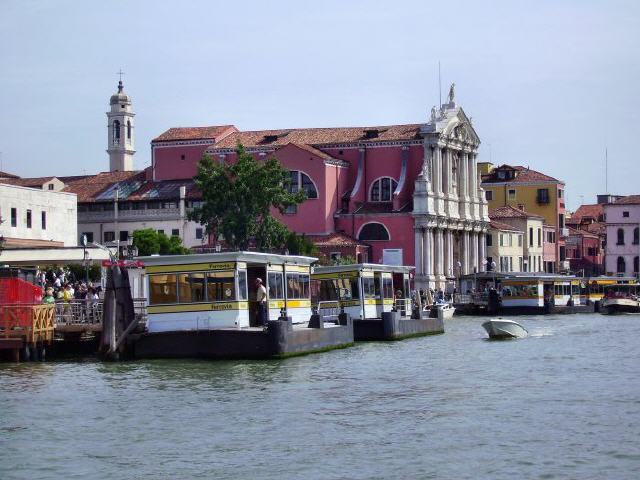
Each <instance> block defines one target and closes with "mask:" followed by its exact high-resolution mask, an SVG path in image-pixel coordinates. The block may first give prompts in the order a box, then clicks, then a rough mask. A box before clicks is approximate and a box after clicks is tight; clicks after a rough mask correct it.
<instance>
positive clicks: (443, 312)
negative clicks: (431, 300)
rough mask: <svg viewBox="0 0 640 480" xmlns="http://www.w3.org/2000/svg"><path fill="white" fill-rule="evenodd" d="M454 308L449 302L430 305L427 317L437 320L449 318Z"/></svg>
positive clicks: (451, 316)
mask: <svg viewBox="0 0 640 480" xmlns="http://www.w3.org/2000/svg"><path fill="white" fill-rule="evenodd" d="M455 311H456V308H455V307H454V306H453V305H451V304H450V303H442V304H435V305H433V306H432V307H431V311H430V312H429V317H431V318H437V319H438V320H443V321H444V320H449V319H451V318H453V314H454V313H455Z"/></svg>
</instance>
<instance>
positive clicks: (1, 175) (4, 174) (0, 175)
mask: <svg viewBox="0 0 640 480" xmlns="http://www.w3.org/2000/svg"><path fill="white" fill-rule="evenodd" d="M0 178H20V177H19V176H18V175H14V174H13V173H7V172H0Z"/></svg>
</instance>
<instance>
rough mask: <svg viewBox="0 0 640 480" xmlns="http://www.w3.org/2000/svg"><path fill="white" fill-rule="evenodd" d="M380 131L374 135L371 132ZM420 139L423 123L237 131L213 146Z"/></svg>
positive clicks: (259, 145) (213, 147)
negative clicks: (421, 124)
mask: <svg viewBox="0 0 640 480" xmlns="http://www.w3.org/2000/svg"><path fill="white" fill-rule="evenodd" d="M374 131H377V136H376V137H373V136H371V135H370V134H367V132H374ZM417 138H420V124H410V125H388V126H381V127H342V128H341V127H337V128H295V129H282V130H256V131H249V132H235V133H232V134H230V135H227V136H226V137H224V138H223V139H222V140H220V141H218V142H216V143H215V145H213V146H212V147H211V148H212V149H231V148H235V147H236V146H237V145H238V143H241V144H242V145H244V146H245V147H278V146H283V145H286V144H287V143H295V144H298V145H313V146H318V145H327V144H333V143H360V142H362V143H376V142H384V141H390V140H413V139H417Z"/></svg>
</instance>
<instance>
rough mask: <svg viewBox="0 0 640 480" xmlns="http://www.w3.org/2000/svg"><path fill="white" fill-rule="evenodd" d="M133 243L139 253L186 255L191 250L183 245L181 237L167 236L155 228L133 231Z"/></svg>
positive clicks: (142, 254) (141, 254)
mask: <svg viewBox="0 0 640 480" xmlns="http://www.w3.org/2000/svg"><path fill="white" fill-rule="evenodd" d="M133 245H134V246H135V247H137V248H138V255H140V256H144V255H157V254H160V255H184V254H187V253H189V252H190V250H189V249H188V248H185V247H184V246H183V245H182V239H181V238H180V237H175V236H172V237H171V238H169V237H167V236H166V235H165V234H164V233H158V232H156V231H155V230H154V229H153V228H145V229H142V230H136V231H134V232H133Z"/></svg>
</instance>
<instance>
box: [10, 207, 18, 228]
mask: <svg viewBox="0 0 640 480" xmlns="http://www.w3.org/2000/svg"><path fill="white" fill-rule="evenodd" d="M11 226H12V227H17V226H18V210H17V209H15V208H12V209H11Z"/></svg>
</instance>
